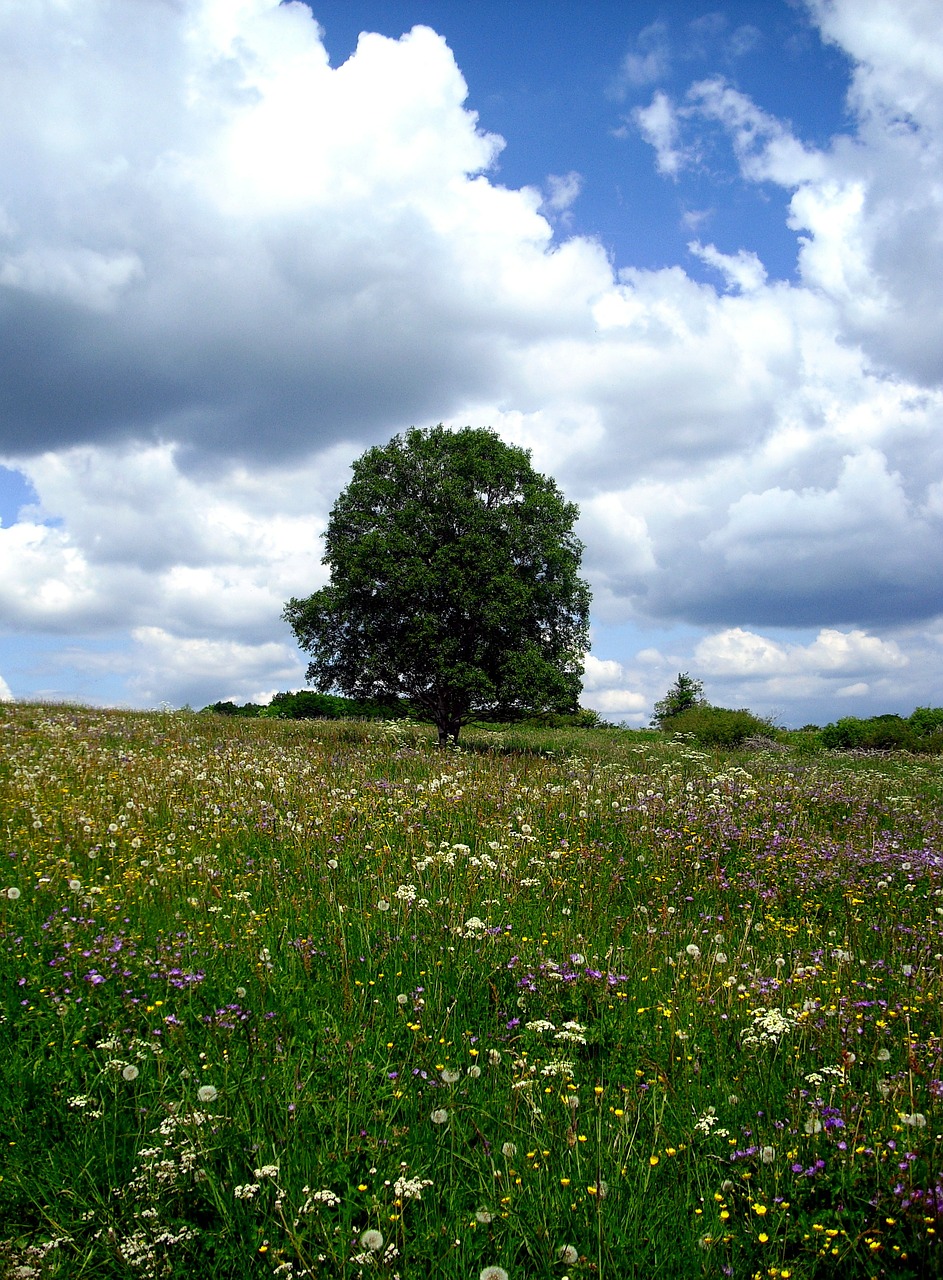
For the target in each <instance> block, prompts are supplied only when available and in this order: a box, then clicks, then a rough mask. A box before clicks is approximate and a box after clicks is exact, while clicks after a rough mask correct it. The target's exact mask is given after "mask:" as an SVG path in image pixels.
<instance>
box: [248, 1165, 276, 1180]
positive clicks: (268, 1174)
mask: <svg viewBox="0 0 943 1280" xmlns="http://www.w3.org/2000/svg"><path fill="white" fill-rule="evenodd" d="M252 1172H253V1173H254V1174H255V1176H256V1177H257V1178H277V1177H278V1165H277V1164H264V1165H263V1166H262V1168H261V1169H253V1170H252Z"/></svg>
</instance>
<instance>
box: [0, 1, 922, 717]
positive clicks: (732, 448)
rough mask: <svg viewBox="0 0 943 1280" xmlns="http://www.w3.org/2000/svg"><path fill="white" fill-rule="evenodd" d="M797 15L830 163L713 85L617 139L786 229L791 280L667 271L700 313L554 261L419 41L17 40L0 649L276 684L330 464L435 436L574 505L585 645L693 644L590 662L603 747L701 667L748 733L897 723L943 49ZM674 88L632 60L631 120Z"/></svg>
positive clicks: (100, 33)
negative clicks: (14, 509)
mask: <svg viewBox="0 0 943 1280" xmlns="http://www.w3.org/2000/svg"><path fill="white" fill-rule="evenodd" d="M810 3H811V12H812V14H813V16H814V19H815V21H816V22H817V23H818V24H819V27H820V29H821V31H822V33H823V36H824V37H825V38H826V39H827V40H829V41H832V42H833V43H835V44H836V46H838V47H839V48H841V49H843V50H844V51H845V52H846V53H847V54H848V56H849V58H850V59H851V60H852V64H853V75H852V89H851V96H850V98H849V111H850V113H851V116H850V119H851V120H852V124H851V125H850V127H849V130H848V133H847V134H846V135H843V136H838V137H836V138H834V139H833V140H832V141H831V142H830V143H829V144H828V145H827V146H818V147H816V146H812V145H810V144H809V143H808V142H806V141H805V140H803V138H802V137H801V136H799V134H798V133H797V131H796V129H795V128H794V127H793V126H792V125H791V124H790V123H789V122H787V121H783V120H780V119H778V118H777V117H775V116H773V115H771V114H770V113H769V112H768V111H766V110H765V109H764V108H763V106H762V105H761V104H757V103H755V102H753V101H752V100H751V99H750V98H749V97H748V96H746V95H745V94H744V93H743V92H742V91H741V90H739V89H738V88H737V87H736V86H734V85H733V84H731V83H730V82H729V81H727V80H725V79H723V78H722V77H719V76H710V77H707V78H702V79H700V80H698V81H697V82H696V83H694V84H692V85H691V87H690V89H689V90H688V92H687V93H683V92H682V93H680V94H679V95H678V96H677V97H676V98H675V99H672V98H671V97H669V96H668V95H667V93H665V92H664V91H663V90H661V89H658V90H656V91H655V93H654V96H653V97H652V98H651V101H650V104H649V105H648V106H646V107H642V108H641V109H639V110H638V111H637V112H636V113H635V115H634V117H633V119H634V127H636V128H637V129H638V130H639V131H640V132H641V134H642V136H643V137H644V138H646V139H647V140H648V142H649V143H650V144H651V145H652V147H653V148H654V157H655V161H654V162H655V166H656V168H658V169H659V170H660V171H661V172H662V173H663V174H664V175H665V176H666V177H668V178H671V179H675V180H678V181H679V182H680V181H681V180H682V179H683V177H684V174H685V172H686V170H687V168H688V167H689V166H696V165H700V164H702V163H704V156H705V155H706V154H707V151H708V148H707V145H706V142H707V140H708V139H710V140H712V143H716V141H717V139H718V138H720V139H722V140H724V142H725V145H727V146H728V147H729V152H730V154H732V156H733V158H734V161H735V163H736V166H737V168H738V170H739V174H740V177H741V179H742V180H743V182H744V183H747V184H769V183H773V184H776V185H778V186H779V187H781V188H782V189H783V190H785V191H786V192H787V193H788V199H789V214H788V217H789V226H790V228H791V229H792V231H793V232H794V234H795V236H796V265H797V270H796V275H795V278H794V279H792V280H791V281H783V280H773V279H770V278H769V274H768V271H767V267H766V264H764V262H763V261H762V256H761V255H760V254H759V253H758V252H757V250H756V246H751V245H742V246H739V245H732V246H730V245H728V246H723V247H718V245H717V244H714V243H706V242H702V241H701V240H694V241H692V242H691V246H690V251H691V253H692V254H693V255H694V257H695V258H696V259H697V260H698V262H699V263H700V264H702V265H707V266H709V267H710V268H711V270H712V271H716V272H717V273H719V279H718V281H717V284H716V286H715V284H711V283H705V282H703V281H698V280H696V279H694V278H692V276H691V275H690V274H689V273H688V272H686V271H685V270H684V268H683V267H682V266H681V265H676V266H673V267H669V268H665V269H663V270H657V271H655V270H652V271H645V270H641V269H638V268H635V267H632V266H631V265H625V264H617V263H613V262H612V261H610V258H609V256H608V255H607V253H606V252H605V250H604V249H603V247H602V246H601V245H600V244H598V243H596V242H595V241H593V240H590V239H587V238H583V237H579V236H569V237H567V236H564V235H562V234H561V228H563V229H565V228H566V226H567V223H566V218H567V216H568V215H569V214H570V213H571V212H572V210H573V207H574V202H575V201H576V199H577V196H578V195H579V191H580V186H581V179H580V175H579V174H577V173H576V172H575V171H573V172H569V173H567V174H564V175H562V176H560V175H557V176H551V177H550V178H549V179H548V181H547V187H546V190H545V191H544V192H543V193H541V192H540V191H539V190H537V189H536V188H524V189H521V190H512V189H509V188H506V187H503V186H501V185H500V184H499V182H498V180H497V175H496V170H495V167H494V166H495V161H496V158H497V157H498V155H499V153H500V150H501V146H502V142H501V140H500V139H499V138H497V137H495V136H494V135H493V134H490V133H488V132H487V130H486V129H484V128H483V127H482V126H481V124H480V122H479V121H478V119H477V117H476V116H475V114H474V112H472V111H470V110H469V109H468V108H467V106H466V105H465V100H466V85H465V82H464V80H463V77H462V74H461V71H460V69H459V67H458V66H457V65H456V63H455V60H454V58H453V56H452V53H451V51H450V50H449V48H448V46H447V45H446V43H445V41H444V40H443V39H442V38H441V37H440V36H439V35H437V34H436V33H435V32H434V31H432V30H430V29H429V28H427V27H416V28H414V29H413V30H412V31H411V32H408V33H406V34H405V35H404V36H403V37H402V38H401V39H399V40H392V39H387V38H385V37H381V36H378V35H372V34H370V33H366V34H365V35H363V36H362V37H361V39H360V42H359V44H358V46H357V49H356V51H355V53H354V54H353V55H352V56H351V57H350V58H349V59H348V60H347V62H345V63H344V64H343V65H342V66H338V67H332V66H331V65H330V63H329V60H328V57H327V54H326V52H325V48H324V45H323V42H322V39H321V32H320V29H319V27H318V25H317V23H316V21H315V20H314V18H313V17H312V15H311V11H310V10H309V9H308V8H307V7H305V6H303V5H300V4H287V5H286V4H282V5H278V4H275V3H274V0H241V3H240V4H238V5H227V4H218V3H213V2H211V0H180V2H179V3H174V4H167V3H166V2H165V0H137V3H135V4H134V5H128V4H126V3H124V0H88V2H87V3H85V4H82V5H62V4H60V3H57V2H54V0H29V3H27V2H26V0H15V2H14V3H12V4H7V5H6V6H4V7H3V9H2V13H0V48H2V50H3V54H2V55H0V56H2V59H3V62H2V75H0V115H2V119H3V124H4V128H3V129H2V130H0V172H2V173H3V175H4V179H3V188H2V192H0V201H2V207H0V386H2V387H3V392H2V396H3V413H2V414H0V458H3V459H5V460H6V462H7V463H8V464H10V465H15V466H16V467H17V468H18V469H19V470H20V471H22V473H23V474H24V476H26V477H27V478H28V480H29V482H30V484H31V485H32V487H33V489H34V490H35V494H36V502H35V503H33V504H32V505H30V506H26V507H24V508H23V509H22V510H20V512H19V517H18V520H17V522H16V523H11V524H5V525H3V526H0V617H2V619H3V625H4V629H5V630H6V631H7V633H17V634H22V635H29V634H36V633H44V634H52V635H61V636H67V635H78V634H81V635H83V636H102V635H105V634H114V633H117V632H121V633H123V634H124V635H131V634H132V633H133V635H134V637H135V639H134V640H133V641H131V642H130V649H129V651H128V652H129V653H131V654H133V655H135V656H134V657H133V658H128V657H127V655H125V656H123V657H121V658H120V659H119V658H114V659H113V661H114V663H116V664H119V665H120V663H121V662H125V663H126V664H127V663H130V664H131V665H125V667H124V668H123V669H122V670H123V675H122V678H123V679H124V680H125V682H126V684H127V687H128V689H129V696H133V697H135V698H138V699H142V700H145V701H146V700H148V699H151V700H160V698H161V697H171V699H172V698H173V697H179V700H181V701H191V702H194V703H196V702H200V701H209V700H212V698H215V697H216V696H226V693H227V692H231V693H233V694H234V695H236V694H238V695H239V696H240V697H242V698H244V697H246V696H252V693H253V692H255V693H265V692H266V691H269V692H270V691H271V690H272V689H274V688H277V687H279V686H280V684H284V683H285V682H288V681H294V682H298V680H299V673H300V672H301V671H302V670H303V662H302V660H301V659H300V658H299V657H298V656H297V654H295V655H294V657H292V656H291V654H292V653H293V650H292V647H291V645H290V643H289V640H290V638H289V637H288V635H287V634H286V633H285V630H284V628H282V629H281V630H280V629H279V628H280V627H281V624H280V623H279V621H278V619H279V615H280V612H281V608H282V605H283V603H284V601H285V599H286V598H287V597H288V596H289V595H293V594H307V593H308V592H310V591H311V590H313V589H315V588H316V587H317V586H319V585H321V583H322V582H323V581H324V569H323V566H322V565H321V564H320V556H321V544H320V540H319V535H320V532H321V530H322V529H323V527H324V523H325V520H326V517H327V512H328V509H329V507H330V504H331V501H332V500H333V497H334V496H335V495H336V493H337V492H338V491H339V490H340V489H341V488H342V487H343V485H344V483H345V482H346V478H347V475H348V471H347V468H348V466H349V463H350V461H351V460H352V459H353V458H354V457H355V456H356V455H357V454H358V453H359V452H360V451H361V450H362V449H363V448H364V447H366V446H367V445H368V444H371V443H374V442H376V441H378V440H383V439H386V438H388V437H389V435H391V434H392V433H393V432H395V431H397V430H401V429H403V428H405V427H408V426H409V425H411V424H413V423H415V424H417V425H427V424H430V423H432V422H435V421H438V420H444V421H445V422H446V423H448V424H450V425H454V426H462V425H465V424H466V423H470V424H471V425H476V426H477V425H492V426H494V427H495V429H496V430H498V431H499V432H500V433H501V434H502V436H504V437H505V438H506V439H509V440H512V441H514V442H516V443H521V444H524V445H526V446H527V447H530V448H531V449H532V450H533V454H534V460H535V462H536V463H537V465H538V466H539V467H541V468H542V469H544V470H546V471H549V472H551V473H552V474H554V475H555V476H556V478H557V479H558V481H559V482H560V484H561V486H562V487H563V489H564V491H565V492H566V493H567V495H568V496H569V497H572V498H574V499H575V500H577V501H578V502H579V503H580V506H581V510H582V517H581V522H580V533H581V536H582V537H583V539H584V541H585V543H586V555H585V562H584V563H585V567H586V571H587V573H588V575H589V577H590V579H591V581H592V584H593V586H594V589H595V593H596V602H595V614H596V619H597V621H598V622H600V623H602V624H606V625H612V626H615V625H616V624H622V623H630V622H636V623H639V624H640V625H646V626H650V625H664V626H665V627H670V626H675V625H681V626H683V627H686V628H688V630H687V632H686V635H687V637H688V638H687V639H686V640H685V645H686V648H682V649H681V651H680V652H679V651H678V649H677V648H674V647H672V646H671V645H670V644H666V645H664V646H662V647H658V645H651V644H649V645H647V647H646V649H645V650H643V651H642V652H640V653H639V654H638V655H634V656H633V655H631V654H629V653H621V654H619V655H618V661H617V660H616V658H615V657H610V656H606V657H605V658H603V659H599V660H598V663H597V659H596V658H592V660H591V662H590V663H589V664H588V665H587V698H589V697H592V698H595V699H596V701H595V702H594V703H592V705H596V706H598V707H599V709H600V710H603V711H606V712H611V713H613V714H616V713H624V714H625V715H626V716H636V717H640V718H641V717H642V716H643V715H644V712H645V710H646V708H647V707H649V706H650V705H651V703H652V701H653V700H654V699H655V698H656V697H658V696H661V694H662V693H663V692H664V689H665V687H667V684H668V683H670V680H671V679H672V678H673V677H674V675H675V674H676V672H677V670H678V669H684V668H686V667H688V666H693V664H694V662H695V660H696V661H697V662H703V663H704V664H706V665H705V670H707V668H708V667H709V668H710V671H711V672H712V675H711V678H712V679H713V680H716V681H717V682H719V685H720V687H721V688H727V687H729V688H731V689H740V688H743V689H745V690H746V691H747V692H749V691H750V690H757V689H761V692H763V694H764V696H767V695H768V696H769V697H770V698H773V697H774V696H781V697H782V698H783V699H789V698H799V697H800V696H802V697H804V696H806V693H803V692H802V691H803V690H805V691H806V692H807V693H808V696H810V697H811V696H812V695H813V694H814V693H815V691H816V690H817V689H819V690H821V689H823V688H824V689H827V690H829V691H836V692H837V689H838V688H839V687H840V688H841V689H844V690H845V691H846V696H847V697H849V698H852V697H865V696H868V697H871V696H877V694H879V693H886V692H887V691H888V690H890V689H897V690H905V689H906V690H908V691H910V690H917V693H916V696H917V697H918V698H919V697H920V696H921V695H920V693H919V680H920V679H921V678H923V677H921V676H920V674H919V673H921V672H923V673H927V672H931V671H932V670H933V669H934V667H933V663H934V662H937V663H938V656H939V646H938V644H937V642H936V641H931V640H928V639H926V636H927V634H929V633H928V631H927V628H932V627H933V626H936V625H937V624H936V623H935V622H934V619H937V618H938V617H939V616H940V614H941V613H943V590H941V587H940V582H939V574H938V572H936V566H937V565H938V564H939V563H940V559H941V551H943V545H941V544H943V478H941V477H943V444H941V441H943V431H941V428H943V387H941V380H943V355H941V353H943V332H941V328H943V324H941V313H940V307H939V298H938V289H937V285H936V282H937V281H938V279H939V278H940V276H941V275H943V209H941V200H943V197H941V188H940V184H939V182H938V179H937V175H938V174H939V172H940V171H941V160H943V157H941V155H940V146H941V130H943V72H941V68H943V54H941V49H943V44H941V39H943V38H941V36H940V32H939V29H938V25H939V24H938V22H936V21H935V20H934V13H933V6H931V5H928V4H926V3H921V2H920V0H897V3H895V4H893V5H891V4H889V3H888V0H815V2H814V3H812V2H811V0H810ZM695 34H697V33H689V35H690V36H691V39H693V38H694V35H695ZM708 36H710V39H711V40H715V41H716V40H721V39H724V40H727V41H728V43H729V41H730V40H733V38H734V37H735V36H737V33H736V32H730V31H728V30H727V29H726V28H718V29H717V30H716V31H715V32H713V34H711V33H710V32H707V31H706V28H705V30H704V31H702V32H701V33H700V37H703V39H705V40H706V39H707V37H708ZM700 37H699V38H700ZM751 38H752V37H751V35H750V33H749V32H747V31H742V32H741V33H740V35H739V36H737V39H736V41H735V44H736V48H734V46H733V45H731V46H730V52H731V53H736V51H737V49H739V50H740V51H741V52H747V51H748V48H749V45H750V40H751ZM667 58H668V49H667V36H666V34H665V32H664V31H663V30H660V29H659V30H656V29H652V30H650V31H649V32H648V33H646V34H644V39H643V38H642V37H640V39H639V43H638V44H637V45H636V46H634V47H633V49H631V50H630V51H629V58H628V61H627V62H626V63H625V64H623V68H622V76H623V79H622V84H623V85H624V86H626V85H629V84H631V85H632V86H634V87H636V88H637V87H639V86H643V85H644V86H651V85H655V84H657V83H658V80H659V78H660V77H661V75H662V74H663V71H664V68H665V67H666V66H667V62H666V59H667ZM649 92H650V89H648V88H646V89H645V93H646V96H647V95H648V93H649ZM551 222H555V223H556V232H555V229H554V226H553V225H551ZM754 628H756V630H754ZM776 628H794V629H795V628H809V629H811V630H812V631H813V632H814V633H816V634H817V636H818V639H815V640H810V641H808V643H807V642H806V641H805V640H803V641H801V642H800V641H794V642H793V641H789V640H788V639H783V638H775V639H774V638H771V637H769V636H766V637H765V638H764V635H763V634H762V631H763V629H766V630H772V629H776ZM920 628H923V629H924V630H923V631H922V632H920ZM902 629H903V631H906V636H905V635H904V634H903V631H902ZM713 632H716V633H717V634H716V635H712V633H713ZM933 634H935V633H933ZM920 635H923V637H924V638H923V639H921V638H920ZM836 637H844V639H842V640H841V641H839V640H838V639H836ZM895 645H896V646H897V649H896V650H895V648H894V646H895ZM286 646H287V647H286ZM842 646H844V648H843V647H842ZM869 646H870V647H869ZM663 649H664V650H665V651H664V652H663ZM603 652H604V653H606V654H607V655H609V654H611V653H613V652H614V651H613V650H612V649H605V648H604V650H603ZM895 652H896V653H897V654H898V655H899V656H902V660H901V661H900V662H895V661H892V660H891V657H893V655H894V653H895ZM175 655H176V656H175ZM882 655H883V656H882ZM889 655H890V657H889ZM931 655H935V656H931ZM904 659H905V660H906V661H904ZM109 660H112V659H109ZM869 662H870V663H871V664H872V665H871V666H868V663H869ZM725 663H726V666H725V665H724V664H725ZM751 663H752V666H751ZM855 663H858V664H859V665H858V666H855ZM882 663H883V665H882ZM135 664H137V665H135ZM738 664H739V665H738ZM764 664H765V665H764ZM836 664H837V665H836ZM672 668H673V669H672ZM5 669H7V670H9V668H7V667H6V666H5ZM115 669H116V670H117V666H116V668H115ZM188 672H189V673H190V674H188ZM161 673H163V674H161ZM162 681H163V682H164V683H163V685H162V684H161V682H162ZM895 681H896V682H897V683H894V682H895ZM129 682H130V683H129ZM214 682H215V683H216V686H217V687H216V690H215V691H214V690H213V689H211V688H209V687H208V686H209V685H211V684H213V683H214ZM725 682H726V684H725ZM777 682H778V683H777ZM908 682H909V683H908ZM863 685H866V686H867V690H866V691H862V688H861V686H863ZM162 688H163V689H164V692H163V693H161V689H162ZM201 690H202V692H201ZM777 690H778V693H777ZM849 690H851V691H854V692H848V691H849ZM168 691H172V692H168ZM809 691H811V692H809ZM901 696H904V695H903V694H901ZM908 696H909V694H908Z"/></svg>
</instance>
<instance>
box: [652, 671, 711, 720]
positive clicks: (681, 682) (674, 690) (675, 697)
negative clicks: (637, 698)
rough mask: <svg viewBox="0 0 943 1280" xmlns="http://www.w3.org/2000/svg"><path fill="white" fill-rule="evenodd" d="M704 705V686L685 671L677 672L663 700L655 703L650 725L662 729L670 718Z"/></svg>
mask: <svg viewBox="0 0 943 1280" xmlns="http://www.w3.org/2000/svg"><path fill="white" fill-rule="evenodd" d="M703 705H704V684H703V682H702V681H700V680H695V679H694V678H693V677H692V676H689V675H688V673H687V672H686V671H682V672H679V674H678V678H677V680H676V681H675V682H674V684H673V685H672V686H671V688H670V689H669V690H668V692H667V693H666V694H665V696H664V697H663V698H659V700H658V701H657V702H656V703H655V709H654V713H653V715H652V724H653V725H655V726H656V728H658V729H664V728H666V726H667V722H668V721H669V720H670V719H671V718H672V716H679V715H680V714H681V712H682V711H690V709H691V708H692V707H700V706H703Z"/></svg>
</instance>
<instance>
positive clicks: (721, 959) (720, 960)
mask: <svg viewBox="0 0 943 1280" xmlns="http://www.w3.org/2000/svg"><path fill="white" fill-rule="evenodd" d="M726 963H727V955H726V953H725V952H723V951H718V952H717V954H716V955H715V956H714V964H726Z"/></svg>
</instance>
